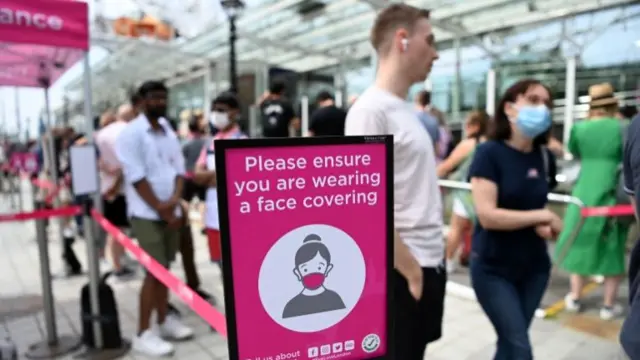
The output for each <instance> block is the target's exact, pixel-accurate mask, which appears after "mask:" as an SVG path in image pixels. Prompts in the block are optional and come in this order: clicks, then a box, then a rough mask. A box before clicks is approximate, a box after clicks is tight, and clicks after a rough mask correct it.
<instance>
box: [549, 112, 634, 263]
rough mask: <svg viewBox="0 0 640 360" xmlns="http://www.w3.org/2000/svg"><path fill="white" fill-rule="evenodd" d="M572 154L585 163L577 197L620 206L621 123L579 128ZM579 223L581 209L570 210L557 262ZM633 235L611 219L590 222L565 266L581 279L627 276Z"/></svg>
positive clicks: (599, 121) (575, 131) (590, 204)
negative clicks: (627, 255)
mask: <svg viewBox="0 0 640 360" xmlns="http://www.w3.org/2000/svg"><path fill="white" fill-rule="evenodd" d="M569 151H570V152H571V153H572V154H573V155H574V156H576V157H577V158H579V159H580V165H581V169H580V175H579V177H578V181H577V183H576V185H575V187H574V189H573V193H572V195H573V196H575V197H577V198H579V199H580V200H582V202H584V204H585V205H586V206H588V207H593V206H612V205H615V204H616V189H617V186H618V173H619V170H618V168H619V165H620V163H621V161H622V136H621V124H620V121H619V120H617V119H614V118H604V119H596V120H586V121H582V122H580V123H578V124H576V125H575V126H573V128H572V129H571V136H570V138H569ZM579 220H580V210H579V208H578V207H577V206H575V205H570V206H569V207H568V208H567V211H566V213H565V217H564V229H563V231H562V234H560V237H559V240H558V244H557V246H556V258H557V256H558V255H559V252H560V249H562V248H563V247H564V245H565V244H567V242H568V241H569V240H570V239H569V235H570V233H571V232H572V230H573V229H574V228H575V227H576V226H577V225H578V222H579ZM627 231H628V226H626V225H624V224H620V223H618V222H617V221H615V220H613V219H611V218H605V217H593V218H588V219H586V221H585V222H584V226H583V227H582V230H581V231H580V233H579V234H578V236H577V237H576V239H575V241H574V243H573V245H572V246H571V248H570V249H569V250H568V252H567V255H566V257H565V259H564V261H562V263H561V264H560V267H561V268H562V269H564V270H566V271H567V272H569V273H572V274H579V275H605V276H614V275H621V274H623V273H624V271H625V262H624V252H625V241H626V237H627Z"/></svg>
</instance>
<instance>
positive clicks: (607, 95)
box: [589, 83, 618, 107]
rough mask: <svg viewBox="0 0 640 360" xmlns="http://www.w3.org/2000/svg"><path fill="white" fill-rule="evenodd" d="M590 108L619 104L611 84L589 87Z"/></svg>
mask: <svg viewBox="0 0 640 360" xmlns="http://www.w3.org/2000/svg"><path fill="white" fill-rule="evenodd" d="M589 97H590V98H591V101H590V102H589V106H590V107H600V106H607V105H616V104H618V99H616V97H615V96H614V94H613V86H611V84H609V83H602V84H596V85H591V86H590V87H589Z"/></svg>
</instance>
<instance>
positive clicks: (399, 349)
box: [345, 4, 447, 360]
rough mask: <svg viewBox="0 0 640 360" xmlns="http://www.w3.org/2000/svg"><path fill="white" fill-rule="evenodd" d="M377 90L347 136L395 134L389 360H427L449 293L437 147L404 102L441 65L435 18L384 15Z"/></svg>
mask: <svg viewBox="0 0 640 360" xmlns="http://www.w3.org/2000/svg"><path fill="white" fill-rule="evenodd" d="M371 43H372V45H373V47H374V48H375V50H376V53H377V55H378V59H379V61H378V69H377V72H376V80H375V84H374V85H373V86H371V87H370V88H369V89H367V91H366V92H364V93H363V94H362V95H361V96H360V97H359V98H358V101H356V102H355V104H354V105H353V107H352V108H351V109H350V110H349V113H348V115H347V121H346V125H345V135H385V134H393V135H394V140H393V142H394V144H393V145H394V146H393V158H394V162H395V164H394V179H395V181H394V195H393V200H394V203H395V206H394V209H395V210H394V218H395V239H394V248H395V251H394V257H395V258H394V265H395V270H396V271H395V274H392V275H391V276H394V277H395V281H394V299H395V307H396V309H395V311H394V314H393V315H392V316H393V323H394V327H393V328H394V332H395V334H394V335H395V336H394V337H395V341H396V343H395V346H394V347H393V348H394V351H395V354H393V355H392V356H391V357H392V358H394V359H402V360H422V359H423V358H424V353H425V350H426V346H427V344H428V343H430V342H432V341H435V340H437V339H439V338H440V336H441V332H442V315H443V310H444V293H445V284H446V281H447V278H446V271H445V270H444V239H443V235H442V204H441V201H440V196H441V195H440V190H439V189H438V178H437V176H436V161H435V156H434V147H433V143H432V141H431V139H430V137H429V134H427V132H426V131H424V128H423V127H422V125H421V124H420V122H419V121H418V119H417V116H416V113H415V110H414V109H413V107H412V106H411V105H410V104H408V103H407V102H406V101H405V99H406V98H407V93H408V92H409V88H410V87H411V85H413V84H415V83H418V82H422V81H424V79H425V78H426V77H427V75H428V74H429V72H430V71H431V67H432V65H433V62H434V61H435V60H436V59H437V58H438V52H437V51H436V48H435V39H434V36H433V30H432V27H431V23H430V21H429V11H427V10H424V9H418V8H416V7H413V6H410V5H406V4H394V5H390V6H388V7H387V8H385V9H384V10H382V11H381V12H380V13H379V14H378V16H377V18H376V20H375V22H374V25H373V29H372V30H371Z"/></svg>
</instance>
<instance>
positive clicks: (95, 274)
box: [83, 51, 103, 349]
mask: <svg viewBox="0 0 640 360" xmlns="http://www.w3.org/2000/svg"><path fill="white" fill-rule="evenodd" d="M83 63H84V74H83V78H84V117H85V128H86V134H87V135H86V136H87V140H88V141H89V143H90V144H94V139H93V109H92V108H91V106H92V100H91V90H92V89H91V63H90V61H89V52H88V51H87V52H85V54H84V59H83ZM91 170H93V171H96V172H97V171H98V169H91ZM98 188H99V187H98ZM93 208H95V209H96V210H98V211H101V210H102V198H101V196H100V193H99V192H96V193H95V194H94V195H93ZM90 209H91V207H90V206H88V204H86V205H85V207H84V210H85V213H84V222H85V224H84V228H85V237H86V240H87V262H88V264H87V266H88V268H89V300H90V303H91V315H92V316H93V321H92V324H93V337H94V344H95V347H96V348H97V349H101V348H102V345H103V343H102V326H101V324H100V300H99V297H98V287H99V285H100V261H99V258H98V249H97V246H96V240H97V239H95V237H96V236H97V235H98V232H97V231H91V230H93V227H92V226H91V225H90V223H89V219H91V214H90V213H89V210H90ZM92 223H93V224H95V222H92Z"/></svg>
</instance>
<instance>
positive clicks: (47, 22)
mask: <svg viewBox="0 0 640 360" xmlns="http://www.w3.org/2000/svg"><path fill="white" fill-rule="evenodd" d="M88 19H89V15H88V7H87V3H86V2H83V1H73V0H2V4H1V5H0V45H2V47H3V50H4V51H2V52H0V86H27V87H40V88H47V87H49V86H51V85H52V84H53V83H55V81H56V80H57V79H58V78H60V76H62V74H63V73H64V72H65V71H66V70H67V69H69V68H70V67H71V66H73V65H74V64H75V63H76V62H77V61H78V60H79V59H80V58H81V57H82V52H83V51H88V49H89V22H88V21H89V20H88Z"/></svg>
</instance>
